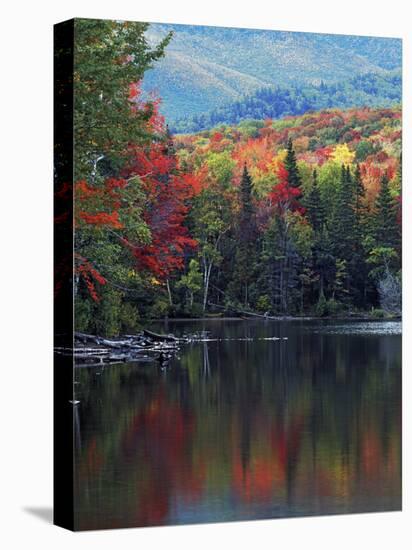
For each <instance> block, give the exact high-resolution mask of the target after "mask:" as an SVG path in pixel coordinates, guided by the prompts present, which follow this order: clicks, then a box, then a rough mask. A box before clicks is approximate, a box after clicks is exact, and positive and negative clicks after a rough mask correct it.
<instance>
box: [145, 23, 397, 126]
mask: <svg viewBox="0 0 412 550" xmlns="http://www.w3.org/2000/svg"><path fill="white" fill-rule="evenodd" d="M170 30H173V31H174V37H173V39H172V41H171V42H170V44H169V45H168V47H167V48H166V56H165V58H164V59H162V60H161V61H159V62H158V63H156V64H155V66H154V68H153V69H152V70H150V71H148V72H147V73H146V76H145V79H144V83H143V87H144V89H145V90H146V91H152V90H155V91H156V92H157V93H158V95H159V96H160V97H161V98H162V99H163V105H162V110H163V112H164V114H165V115H166V116H167V117H168V118H169V119H170V120H176V119H177V118H181V117H184V116H189V115H194V114H199V113H203V112H206V111H210V110H213V109H215V108H216V107H218V106H221V105H223V104H226V103H228V102H229V101H234V100H237V99H241V98H242V97H243V96H244V95H246V94H251V93H252V92H253V91H255V90H258V89H260V88H262V87H269V86H279V85H290V84H295V83H300V84H302V83H310V84H317V83H320V82H321V81H324V82H326V83H330V82H336V81H340V80H344V79H346V78H350V77H353V76H354V75H358V74H366V73H375V74H380V75H385V74H387V72H388V71H390V70H392V69H396V68H400V66H401V40H399V39H393V38H375V37H359V36H343V35H327V34H314V33H296V32H283V31H282V32H279V31H261V30H250V29H233V28H220V27H198V26H188V25H162V24H152V25H150V27H149V30H148V33H147V35H148V39H149V41H151V42H158V41H159V39H160V38H161V37H163V36H164V35H165V34H166V33H167V32H168V31H170Z"/></svg>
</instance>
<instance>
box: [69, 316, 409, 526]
mask: <svg viewBox="0 0 412 550" xmlns="http://www.w3.org/2000/svg"><path fill="white" fill-rule="evenodd" d="M152 328H153V329H156V330H158V331H165V332H173V333H174V334H176V335H181V334H185V333H193V332H197V331H201V330H207V331H210V334H209V335H208V340H209V341H207V342H202V343H199V342H197V343H192V344H188V345H182V347H181V351H180V356H179V357H178V358H175V359H174V360H173V362H172V363H171V365H170V366H169V367H168V368H167V369H164V370H162V369H161V368H160V367H159V366H157V364H155V363H146V364H143V363H139V364H136V363H135V364H123V365H116V366H106V367H104V368H102V367H97V368H96V367H94V368H84V367H83V368H77V369H76V380H77V384H76V392H77V396H76V398H77V399H79V400H80V404H79V405H77V406H76V408H75V428H76V430H75V435H76V479H75V496H76V503H75V509H76V524H77V528H78V529H99V528H113V527H133V526H145V525H167V524H182V523H194V522H214V521H230V520H245V519H258V518H275V517H289V516H304V515H318V514H335V513H349V512H372V511H385V510H399V509H400V507H401V325H400V323H397V322H370V323H367V322H366V323H360V322H359V323H356V322H354V323H343V322H335V323H326V322H324V323H322V322H319V321H316V322H315V321H312V322H299V321H296V322H295V321H294V322H282V323H281V322H272V321H220V320H211V321H197V322H196V321H190V322H186V321H175V322H169V323H168V324H167V325H165V324H157V325H153V327H152ZM267 338H276V339H269V340H268V339H267Z"/></svg>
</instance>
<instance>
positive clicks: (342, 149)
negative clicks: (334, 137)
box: [332, 143, 355, 165]
mask: <svg viewBox="0 0 412 550" xmlns="http://www.w3.org/2000/svg"><path fill="white" fill-rule="evenodd" d="M354 158H355V153H354V152H353V151H351V150H350V149H349V147H348V145H347V144H346V143H340V144H338V145H337V146H336V147H335V150H334V151H333V153H332V159H333V160H334V161H335V162H337V163H338V164H345V165H348V164H352V162H353V160H354Z"/></svg>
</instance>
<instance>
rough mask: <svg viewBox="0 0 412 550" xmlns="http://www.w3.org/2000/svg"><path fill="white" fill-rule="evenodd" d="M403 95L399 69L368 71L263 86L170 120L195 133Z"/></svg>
mask: <svg viewBox="0 0 412 550" xmlns="http://www.w3.org/2000/svg"><path fill="white" fill-rule="evenodd" d="M401 99H402V79H401V75H400V74H399V73H398V72H396V73H394V74H387V75H384V76H381V75H376V74H367V75H360V76H356V77H354V78H352V79H350V80H347V81H344V82H339V83H334V84H325V83H324V82H322V83H321V84H320V85H313V84H302V85H299V84H296V85H294V86H289V87H285V86H283V87H276V88H263V89H260V90H258V91H256V92H254V93H253V94H251V95H248V96H245V97H244V98H242V99H241V100H239V101H235V102H231V103H228V104H226V105H223V106H221V107H217V108H216V109H214V110H212V111H211V112H209V113H204V114H200V115H193V116H191V117H184V118H182V119H180V120H177V121H176V122H175V123H172V124H171V130H172V131H173V132H175V133H192V132H198V131H200V130H205V129H208V128H212V127H214V126H216V125H218V124H229V125H230V124H237V123H239V122H240V121H242V120H246V119H261V120H262V119H266V118H273V119H277V118H281V117H283V116H288V115H301V114H304V113H306V112H308V111H318V110H322V109H328V108H340V109H345V108H349V107H362V106H368V107H390V106H392V105H394V104H395V103H400V102H401Z"/></svg>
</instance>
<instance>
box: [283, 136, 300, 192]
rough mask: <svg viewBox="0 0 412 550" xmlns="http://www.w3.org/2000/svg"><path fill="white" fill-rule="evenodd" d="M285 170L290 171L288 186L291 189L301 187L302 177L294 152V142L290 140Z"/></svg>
mask: <svg viewBox="0 0 412 550" xmlns="http://www.w3.org/2000/svg"><path fill="white" fill-rule="evenodd" d="M285 168H286V170H287V171H288V184H289V185H290V186H291V187H300V184H301V177H300V174H299V169H298V165H297V162H296V155H295V151H294V150H293V143H292V140H291V139H289V141H288V147H287V153H286V158H285Z"/></svg>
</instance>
